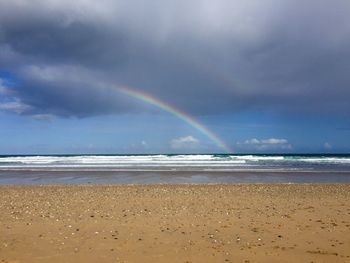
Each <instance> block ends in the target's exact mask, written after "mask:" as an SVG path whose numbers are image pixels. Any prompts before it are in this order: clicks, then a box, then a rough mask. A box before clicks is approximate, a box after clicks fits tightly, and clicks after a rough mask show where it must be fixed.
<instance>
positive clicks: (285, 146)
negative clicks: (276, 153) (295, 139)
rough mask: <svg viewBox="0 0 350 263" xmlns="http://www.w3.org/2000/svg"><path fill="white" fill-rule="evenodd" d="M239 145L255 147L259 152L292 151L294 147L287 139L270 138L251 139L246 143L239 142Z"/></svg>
mask: <svg viewBox="0 0 350 263" xmlns="http://www.w3.org/2000/svg"><path fill="white" fill-rule="evenodd" d="M238 145H245V146H248V147H253V148H255V149H257V150H276V149H281V150H290V149H292V145H291V144H290V143H289V142H288V140H287V139H280V138H269V139H260V140H259V139H256V138H253V139H249V140H246V141H244V142H243V143H241V142H238Z"/></svg>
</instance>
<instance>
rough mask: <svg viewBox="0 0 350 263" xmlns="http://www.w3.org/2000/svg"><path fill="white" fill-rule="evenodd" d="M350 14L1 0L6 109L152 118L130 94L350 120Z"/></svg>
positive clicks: (230, 0)
mask: <svg viewBox="0 0 350 263" xmlns="http://www.w3.org/2000/svg"><path fill="white" fill-rule="evenodd" d="M349 13H350V2H349V1H348V0H329V1H326V0H309V1H294V0H282V1H281V0H265V1H261V0H251V1H238V0H237V1H236V0H217V1H211V0H203V1H199V0H191V1H188V0H176V1H166V0H154V1H136V0H129V1H106V0H105V1H88V0H80V1H66V0H59V1H56V0H51V1H39V0H32V1H20V0H13V1H7V0H0V70H1V71H3V72H6V74H5V75H6V76H5V77H4V76H3V77H2V79H0V110H6V111H11V112H14V113H17V114H30V115H33V116H42V115H43V114H45V115H44V116H48V115H57V116H77V117H85V116H93V115H100V114H109V113H124V112H137V111H144V110H145V109H146V108H145V106H144V105H142V104H140V103H138V102H137V101H134V100H129V99H126V97H125V95H122V94H120V93H118V92H117V91H116V89H115V88H114V87H115V86H118V85H123V86H124V85H125V86H132V87H134V88H136V89H140V90H143V91H145V92H147V93H150V94H153V95H154V96H157V97H159V98H161V99H162V100H164V101H166V102H169V103H170V104H172V105H174V106H176V107H178V108H181V109H183V110H184V111H187V112H189V113H191V114H196V115H199V114H220V113H232V112H241V111H246V110H252V111H255V110H256V111H267V112H276V113H292V114H293V113H295V114H300V113H304V114H324V113H331V114H334V113H335V114H346V115H348V114H350V103H349V98H350V86H349V85H350V74H349V72H350V15H349ZM9 76H11V77H9ZM0 78H1V77H0Z"/></svg>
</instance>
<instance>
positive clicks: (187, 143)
mask: <svg viewBox="0 0 350 263" xmlns="http://www.w3.org/2000/svg"><path fill="white" fill-rule="evenodd" d="M199 145H200V142H199V140H198V139H196V138H195V137H193V136H191V135H189V136H185V137H180V138H176V139H173V140H171V142H170V146H171V148H173V149H194V148H197V147H198V146H199Z"/></svg>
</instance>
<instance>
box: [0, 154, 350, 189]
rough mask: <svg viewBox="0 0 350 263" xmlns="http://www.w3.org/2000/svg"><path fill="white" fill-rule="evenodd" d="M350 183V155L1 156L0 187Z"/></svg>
mask: <svg viewBox="0 0 350 263" xmlns="http://www.w3.org/2000/svg"><path fill="white" fill-rule="evenodd" d="M237 183H350V154H302V155H301V154H297V155H296V154H181V155H176V154H154V155H0V185H47V184H49V185H51V184H55V185H56V184H237Z"/></svg>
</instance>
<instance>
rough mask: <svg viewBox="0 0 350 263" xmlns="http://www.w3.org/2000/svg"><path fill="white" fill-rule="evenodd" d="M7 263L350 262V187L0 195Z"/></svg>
mask: <svg viewBox="0 0 350 263" xmlns="http://www.w3.org/2000/svg"><path fill="white" fill-rule="evenodd" d="M0 200H1V202H0V262H29V263H30V262H308V263H310V262H350V185H349V184H333V185H323V184H319V185H303V184H296V185H266V184H263V185H258V184H251V185H138V186H96V185H94V186H2V187H0Z"/></svg>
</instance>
